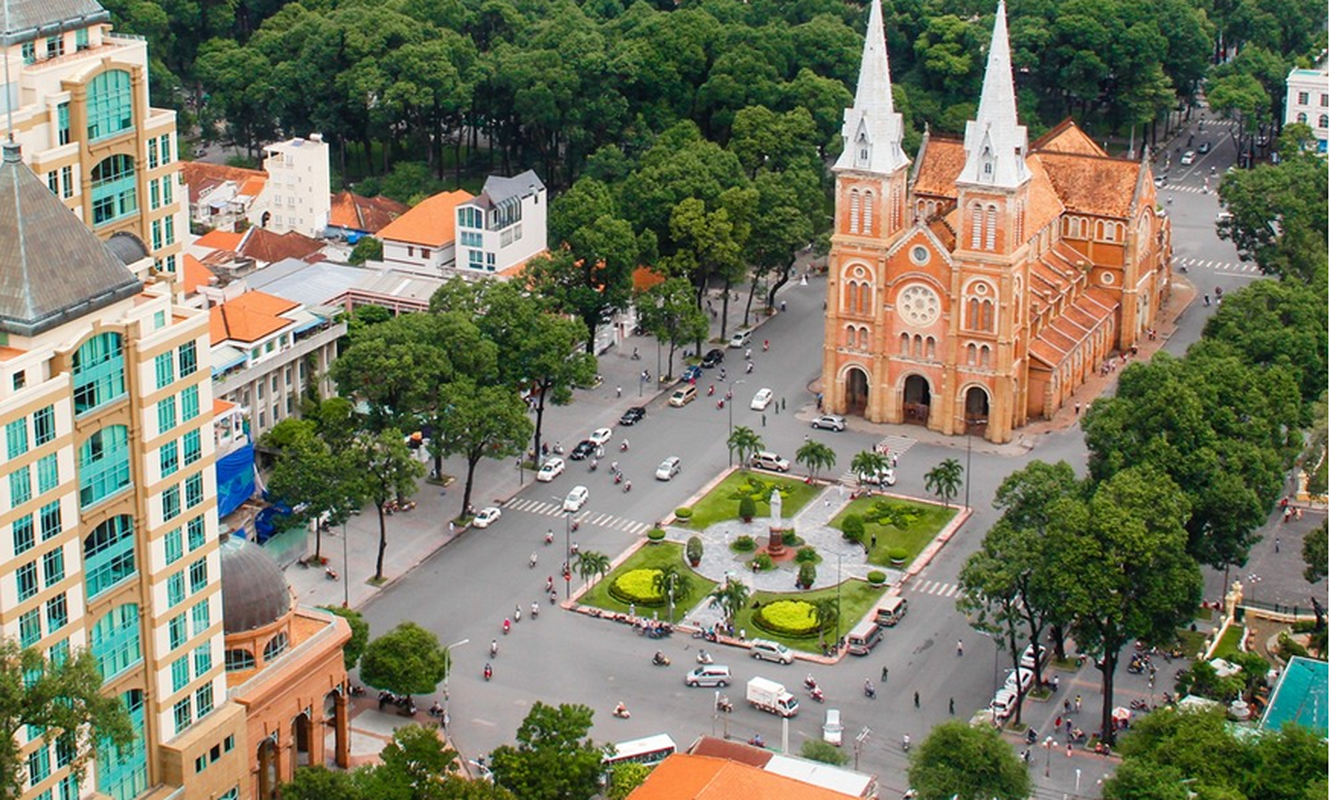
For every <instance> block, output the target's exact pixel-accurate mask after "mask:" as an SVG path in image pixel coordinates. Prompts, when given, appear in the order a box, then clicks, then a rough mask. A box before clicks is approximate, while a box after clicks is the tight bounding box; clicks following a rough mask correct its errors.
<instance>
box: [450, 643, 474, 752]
mask: <svg viewBox="0 0 1330 800" xmlns="http://www.w3.org/2000/svg"><path fill="white" fill-rule="evenodd" d="M470 641H471V640H470V639H463V640H462V641H460V642H453V643H452V644H450V645H448V647H447V648H445V649H446V650H447V651H448V671H447V672H445V673H443V718H444V719H445V720H446V719H448V679H449V678H451V677H452V675H453V650H454V649H456V648H458V647H461V646H463V645H465V644H468V643H469V642H470ZM444 733H447V729H446V728H445V730H444Z"/></svg>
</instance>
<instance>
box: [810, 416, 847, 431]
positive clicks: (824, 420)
mask: <svg viewBox="0 0 1330 800" xmlns="http://www.w3.org/2000/svg"><path fill="white" fill-rule="evenodd" d="M813 427H814V428H817V429H818V430H820V431H837V432H839V431H843V430H845V417H842V416H840V415H839V414H823V415H822V416H820V417H818V418H817V419H815V420H813Z"/></svg>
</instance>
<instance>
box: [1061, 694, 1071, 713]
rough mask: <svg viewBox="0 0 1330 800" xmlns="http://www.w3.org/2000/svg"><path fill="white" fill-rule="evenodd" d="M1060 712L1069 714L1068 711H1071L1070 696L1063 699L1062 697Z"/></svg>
mask: <svg viewBox="0 0 1330 800" xmlns="http://www.w3.org/2000/svg"><path fill="white" fill-rule="evenodd" d="M1062 713H1063V714H1070V713H1071V698H1064V699H1063V701H1062Z"/></svg>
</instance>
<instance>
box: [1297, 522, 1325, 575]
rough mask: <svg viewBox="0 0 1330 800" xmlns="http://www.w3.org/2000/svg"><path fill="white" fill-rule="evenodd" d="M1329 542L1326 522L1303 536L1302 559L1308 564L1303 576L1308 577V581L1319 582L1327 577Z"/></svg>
mask: <svg viewBox="0 0 1330 800" xmlns="http://www.w3.org/2000/svg"><path fill="white" fill-rule="evenodd" d="M1327 544H1328V543H1327V533H1326V523H1324V522H1322V523H1321V526H1320V527H1319V528H1312V529H1311V530H1309V531H1307V535H1306V536H1304V537H1302V560H1303V562H1304V563H1305V564H1306V565H1307V567H1306V568H1305V569H1304V570H1303V571H1302V577H1304V578H1306V579H1307V583H1317V582H1318V581H1320V580H1321V579H1322V578H1324V577H1325V572H1326V563H1327V561H1330V556H1327V554H1326V550H1327Z"/></svg>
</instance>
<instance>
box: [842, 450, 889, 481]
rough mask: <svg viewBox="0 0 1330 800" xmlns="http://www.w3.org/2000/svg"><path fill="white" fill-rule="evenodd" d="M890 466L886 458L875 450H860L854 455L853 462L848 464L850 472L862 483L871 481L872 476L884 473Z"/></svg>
mask: <svg viewBox="0 0 1330 800" xmlns="http://www.w3.org/2000/svg"><path fill="white" fill-rule="evenodd" d="M890 464H891V462H889V461H887V457H886V456H884V455H882V454H881V453H879V452H877V451H876V450H862V451H860V452H858V453H856V454H855V456H854V460H853V461H851V462H850V471H851V472H853V473H854V474H855V477H857V478H858V479H859V482H860V483H862V482H864V480H865V479H869V480H871V479H872V477H873V476H875V475H880V474H882V473H883V472H885V471H886V469H887V467H889V466H890Z"/></svg>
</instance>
